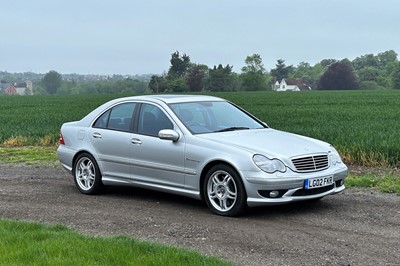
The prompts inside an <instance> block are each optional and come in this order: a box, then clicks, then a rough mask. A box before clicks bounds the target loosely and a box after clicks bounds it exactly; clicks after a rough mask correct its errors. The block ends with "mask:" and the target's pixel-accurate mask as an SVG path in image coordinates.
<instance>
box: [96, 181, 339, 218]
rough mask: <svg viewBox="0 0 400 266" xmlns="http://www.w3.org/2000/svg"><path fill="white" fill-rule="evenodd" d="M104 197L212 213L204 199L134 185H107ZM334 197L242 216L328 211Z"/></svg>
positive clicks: (251, 210) (260, 209) (252, 210)
mask: <svg viewBox="0 0 400 266" xmlns="http://www.w3.org/2000/svg"><path fill="white" fill-rule="evenodd" d="M102 195H103V196H106V197H111V198H118V199H123V200H132V201H136V202H143V203H144V204H145V203H146V204H159V203H162V204H164V205H172V206H174V207H175V208H182V211H185V212H188V211H189V212H201V213H209V214H210V215H213V214H212V213H211V211H210V210H209V209H208V207H207V206H206V204H205V202H204V201H200V200H196V199H191V198H188V197H184V196H179V195H173V194H168V193H164V192H159V191H153V190H147V189H142V188H135V187H125V186H112V187H107V188H106V189H105V191H104V193H103V194H102ZM332 200H334V198H330V199H328V198H323V199H319V200H310V201H300V202H293V203H289V204H282V205H277V206H262V207H254V208H248V209H247V210H246V212H245V213H243V215H242V217H247V218H251V217H254V218H268V217H275V216H287V215H289V216H296V215H304V214H307V213H308V214H309V213H321V214H323V213H324V212H330V211H332V210H333V209H334V208H336V207H337V206H334V204H332Z"/></svg>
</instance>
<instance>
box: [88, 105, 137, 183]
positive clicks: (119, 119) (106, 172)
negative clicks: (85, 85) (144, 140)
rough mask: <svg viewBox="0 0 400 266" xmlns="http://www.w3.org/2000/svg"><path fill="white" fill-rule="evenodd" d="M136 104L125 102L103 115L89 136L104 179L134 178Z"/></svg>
mask: <svg viewBox="0 0 400 266" xmlns="http://www.w3.org/2000/svg"><path fill="white" fill-rule="evenodd" d="M136 107H137V104H136V103H133V102H129V103H122V104H119V105H116V106H114V107H112V108H110V109H109V110H107V111H106V112H105V113H103V114H102V115H101V116H100V117H99V118H98V119H97V120H96V122H95V123H94V125H93V127H92V128H91V132H90V135H89V138H90V141H91V143H92V145H93V147H94V149H95V151H96V153H97V156H98V163H99V166H100V167H101V170H102V174H103V177H111V178H120V179H127V180H128V179H129V178H130V160H131V159H130V154H129V153H130V143H131V139H132V125H133V123H132V121H133V116H134V113H135V109H136Z"/></svg>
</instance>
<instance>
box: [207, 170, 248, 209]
mask: <svg viewBox="0 0 400 266" xmlns="http://www.w3.org/2000/svg"><path fill="white" fill-rule="evenodd" d="M203 186H204V187H203V191H204V198H205V200H206V203H207V205H208V207H209V208H210V210H211V211H212V212H214V213H215V214H218V215H223V216H237V215H239V214H241V213H242V212H243V211H244V210H245V209H246V207H247V204H246V199H247V196H246V191H245V189H244V186H243V183H242V180H241V179H240V176H239V174H238V173H237V172H236V171H235V170H234V169H233V168H232V167H230V166H228V165H224V164H219V165H216V166H214V167H212V168H211V169H210V170H209V171H208V172H207V175H206V178H205V180H204V184H203Z"/></svg>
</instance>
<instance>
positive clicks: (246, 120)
mask: <svg viewBox="0 0 400 266" xmlns="http://www.w3.org/2000/svg"><path fill="white" fill-rule="evenodd" d="M170 107H171V109H172V110H173V111H174V112H175V114H176V115H177V116H178V118H179V119H180V120H181V122H182V123H183V124H184V125H185V126H186V127H187V128H188V129H189V130H190V131H191V132H192V133H193V134H201V133H212V132H223V131H233V130H246V129H260V128H265V127H266V126H265V125H263V124H262V123H261V122H259V121H258V120H256V119H254V118H253V117H252V116H251V115H249V114H247V113H246V112H244V111H242V110H241V109H239V108H238V107H236V106H235V105H233V104H231V103H229V102H189V103H174V104H170Z"/></svg>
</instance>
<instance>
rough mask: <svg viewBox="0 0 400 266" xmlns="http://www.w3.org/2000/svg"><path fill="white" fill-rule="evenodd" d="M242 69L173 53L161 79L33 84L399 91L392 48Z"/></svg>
mask: <svg viewBox="0 0 400 266" xmlns="http://www.w3.org/2000/svg"><path fill="white" fill-rule="evenodd" d="M240 70H241V72H240V73H235V72H234V71H233V66H232V65H229V64H227V65H222V64H219V65H214V66H213V67H208V66H207V65H204V64H198V63H193V62H191V60H190V56H189V55H187V54H181V53H180V52H179V51H175V52H173V53H172V54H171V59H170V66H169V69H168V70H167V71H165V72H164V73H163V74H161V75H148V79H137V78H135V77H132V76H129V77H125V76H122V75H114V76H111V77H107V79H101V80H82V79H76V78H75V76H72V77H74V78H71V76H68V75H61V74H60V73H58V72H57V71H54V70H52V71H49V72H48V73H46V74H45V75H42V76H41V79H40V80H39V81H37V82H34V94H91V93H125V94H129V93H131V94H137V93H145V92H153V93H162V92H200V91H210V92H228V91H267V90H272V89H273V85H274V84H275V82H276V81H281V80H282V79H288V78H289V79H292V78H301V79H303V81H305V83H306V84H308V85H309V86H310V87H311V88H312V89H313V90H349V89H391V88H394V89H400V62H399V60H398V55H397V53H396V52H395V51H393V50H388V51H385V52H382V53H379V54H377V55H374V54H366V55H363V56H359V57H357V58H355V59H354V60H349V59H343V60H336V59H323V60H321V61H320V62H318V63H316V64H314V65H311V64H309V63H307V62H301V63H299V64H298V65H297V66H293V65H286V64H285V60H283V59H279V60H277V61H276V64H275V67H274V68H272V69H271V70H270V71H267V70H266V69H265V66H264V63H263V61H262V58H261V56H260V55H259V54H253V55H249V56H247V57H246V58H245V60H244V66H243V67H242V68H241V69H240ZM0 74H2V75H1V77H2V78H3V76H5V75H3V74H7V75H8V76H7V77H8V79H9V78H10V77H12V76H10V74H9V73H7V72H1V73H0ZM28 74H30V75H33V74H34V73H28Z"/></svg>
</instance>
